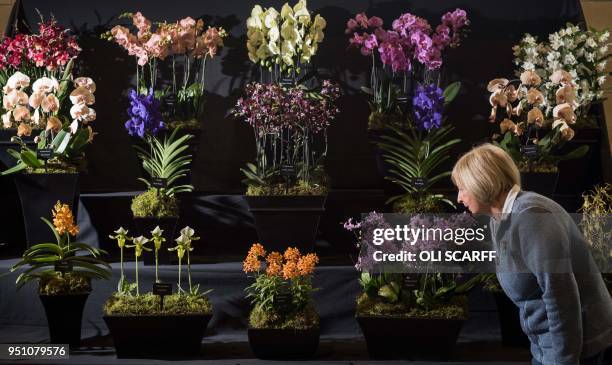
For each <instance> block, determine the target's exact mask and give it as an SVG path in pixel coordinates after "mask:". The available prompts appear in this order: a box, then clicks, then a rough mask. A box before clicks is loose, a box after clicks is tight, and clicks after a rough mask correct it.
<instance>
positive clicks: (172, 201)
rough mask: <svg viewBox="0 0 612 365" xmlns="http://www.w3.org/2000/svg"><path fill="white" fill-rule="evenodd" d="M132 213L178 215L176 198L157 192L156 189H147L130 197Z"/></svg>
mask: <svg viewBox="0 0 612 365" xmlns="http://www.w3.org/2000/svg"><path fill="white" fill-rule="evenodd" d="M132 213H133V214H134V216H135V217H141V218H142V217H156V218H164V217H178V214H179V206H178V199H176V198H175V197H173V196H167V195H165V194H158V193H157V189H149V190H147V191H145V192H144V193H142V194H140V195H137V196H135V197H134V199H132Z"/></svg>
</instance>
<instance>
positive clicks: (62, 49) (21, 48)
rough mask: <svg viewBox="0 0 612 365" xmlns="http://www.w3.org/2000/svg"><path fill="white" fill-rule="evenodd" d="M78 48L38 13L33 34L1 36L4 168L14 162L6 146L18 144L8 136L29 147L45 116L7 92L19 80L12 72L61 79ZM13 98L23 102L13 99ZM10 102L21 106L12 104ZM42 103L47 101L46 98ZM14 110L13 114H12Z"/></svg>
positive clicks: (0, 150)
mask: <svg viewBox="0 0 612 365" xmlns="http://www.w3.org/2000/svg"><path fill="white" fill-rule="evenodd" d="M80 51H81V48H80V47H79V45H78V44H77V42H76V38H75V37H74V36H71V35H70V34H69V31H68V30H67V29H66V28H64V27H62V26H61V25H59V24H57V22H56V21H55V19H53V18H52V19H51V20H49V21H44V19H43V18H42V16H41V20H40V23H38V33H36V34H26V33H17V34H15V35H14V36H13V37H8V36H5V37H3V39H2V42H0V54H2V57H0V87H1V88H3V89H4V88H5V87H6V89H5V92H4V93H3V94H4V95H3V96H4V97H3V101H4V102H3V106H2V107H1V108H0V109H1V111H2V126H1V127H0V162H2V163H3V164H4V165H5V166H6V167H7V168H10V167H13V166H14V165H15V160H14V159H13V157H12V156H11V155H9V154H8V153H7V149H9V148H13V149H14V148H18V147H19V145H18V144H17V143H16V142H13V141H11V138H12V137H13V136H15V135H19V137H21V140H22V141H23V142H24V143H26V144H27V145H28V146H29V147H31V148H32V147H33V146H34V145H35V143H34V137H35V136H36V135H38V134H40V131H41V129H45V126H46V120H45V119H44V118H40V114H35V115H29V117H28V115H26V113H25V109H24V108H23V107H27V104H28V102H27V101H25V100H23V99H22V98H16V97H15V96H17V93H11V91H12V90H19V88H18V87H17V84H22V82H21V80H19V79H18V78H16V77H14V75H15V74H17V75H19V74H24V75H29V76H30V77H32V78H36V79H39V78H41V77H43V76H47V77H54V78H55V79H58V80H62V75H63V74H65V72H66V71H67V73H68V74H70V72H71V70H70V69H71V68H72V62H71V61H72V60H73V59H75V58H76V57H77V56H78V55H79V53H80ZM19 95H20V96H21V97H22V96H23V94H19ZM15 99H17V100H18V101H25V102H21V103H15V102H14V101H15ZM34 99H35V98H34ZM33 101H34V100H33ZM14 104H18V105H21V106H22V107H21V108H15V107H14V106H15V105H14ZM46 104H47V105H49V103H48V102H47V103H46ZM15 111H16V114H17V115H16V116H17V118H15V117H14V115H13V113H14V112H15ZM37 115H38V116H37ZM50 208H51V207H49V209H50ZM37 218H38V216H37Z"/></svg>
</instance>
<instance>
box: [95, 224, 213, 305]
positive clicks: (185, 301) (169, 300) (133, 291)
mask: <svg viewBox="0 0 612 365" xmlns="http://www.w3.org/2000/svg"><path fill="white" fill-rule="evenodd" d="M117 232H119V233H117ZM115 233H117V234H116V235H115V236H111V238H114V239H116V240H117V244H118V245H119V246H120V247H121V248H123V247H126V248H133V249H134V257H135V263H136V265H135V268H136V269H135V282H134V283H128V281H127V280H126V279H125V277H124V276H123V272H122V274H121V280H120V283H119V287H118V289H117V292H115V293H113V295H112V296H111V297H110V298H109V299H108V300H107V302H106V303H105V305H104V313H105V314H106V315H158V314H163V315H171V314H209V313H212V305H211V304H210V301H209V300H208V298H207V297H206V295H207V294H208V293H210V292H211V290H208V291H205V292H200V286H199V285H192V280H191V262H190V259H189V252H190V251H192V250H193V248H192V246H191V243H192V242H193V241H195V240H198V239H199V238H198V237H194V234H195V232H194V230H193V229H192V228H190V227H184V228H183V229H181V234H180V236H179V237H178V238H176V240H175V241H176V242H177V246H176V247H172V248H168V251H175V252H176V253H177V256H178V259H179V267H178V268H179V271H178V290H177V292H176V293H173V294H170V295H166V296H164V305H163V308H162V307H161V306H160V305H161V299H160V297H159V296H157V295H154V294H153V293H152V292H148V293H145V294H141V293H140V284H139V276H138V259H139V258H140V257H142V255H143V254H144V253H145V252H151V251H155V255H156V261H155V281H156V283H159V282H160V280H159V277H158V263H157V252H158V251H159V250H160V249H161V245H162V244H163V240H159V237H161V234H162V233H163V231H162V230H161V229H160V228H159V227H156V228H155V229H154V230H153V231H152V232H151V237H150V238H147V237H144V236H139V237H133V238H132V237H128V236H127V231H125V230H124V229H122V228H119V229H118V230H117V231H115ZM128 241H131V242H132V244H131V245H126V242H128ZM150 242H152V243H153V244H154V248H150V247H147V246H146V245H147V243H150ZM185 253H187V276H188V280H189V290H188V291H186V290H184V289H183V288H182V286H181V272H182V267H181V262H182V259H183V257H184V255H185ZM121 266H122V267H123V257H122V259H121Z"/></svg>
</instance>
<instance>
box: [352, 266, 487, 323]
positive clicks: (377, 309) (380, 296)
mask: <svg viewBox="0 0 612 365" xmlns="http://www.w3.org/2000/svg"><path fill="white" fill-rule="evenodd" d="M411 275H415V276H417V278H418V281H417V286H416V288H415V289H408V288H407V287H405V284H404V275H403V274H389V273H382V274H369V273H366V272H364V273H362V274H361V277H360V278H359V284H360V285H361V287H362V289H363V294H364V295H365V296H366V297H367V299H366V298H362V299H361V301H362V307H361V309H362V310H363V311H364V312H360V311H359V310H360V309H359V308H360V307H359V301H358V313H366V314H367V313H370V314H375V313H379V314H385V313H386V314H388V315H407V313H411V312H412V311H416V312H414V313H437V312H436V311H437V310H438V309H440V308H445V307H448V306H449V305H450V306H452V304H453V303H455V301H456V300H457V299H456V298H457V297H463V296H466V295H467V293H468V292H469V291H470V290H472V289H473V288H474V287H476V286H477V285H479V284H481V283H482V282H483V281H484V280H485V279H487V275H485V274H480V275H476V276H474V277H472V278H470V279H468V280H465V281H461V282H460V281H459V278H458V277H457V275H455V274H441V273H427V274H411ZM422 315H423V316H424V315H425V314H422Z"/></svg>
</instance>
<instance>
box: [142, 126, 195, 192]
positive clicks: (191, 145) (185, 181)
mask: <svg viewBox="0 0 612 365" xmlns="http://www.w3.org/2000/svg"><path fill="white" fill-rule="evenodd" d="M170 133H171V132H169V131H166V132H163V133H161V134H160V135H159V136H158V138H159V139H160V141H163V139H164V136H166V135H167V136H170ZM185 134H191V135H193V138H192V139H190V140H189V141H188V142H187V149H186V150H185V152H183V153H184V154H189V155H191V163H190V164H189V166H187V167H188V169H189V171H188V172H187V173H186V174H185V176H184V177H181V178H179V179H177V180H176V182H175V184H176V185H189V184H191V180H192V173H191V171H192V169H193V166H194V163H195V160H196V156H197V155H198V150H199V148H200V140H201V138H202V130H201V129H181V130H179V131H178V133H177V138H180V137H181V136H184V135H185ZM131 139H132V145H133V146H139V147H141V148H142V149H144V150H145V151H148V150H149V145H148V144H147V143H146V141H145V140H144V139H142V138H138V137H131ZM138 166H139V168H140V174H141V176H143V177H148V176H149V174H147V172H146V171H145V170H144V168H143V167H142V162H139V164H138Z"/></svg>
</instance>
